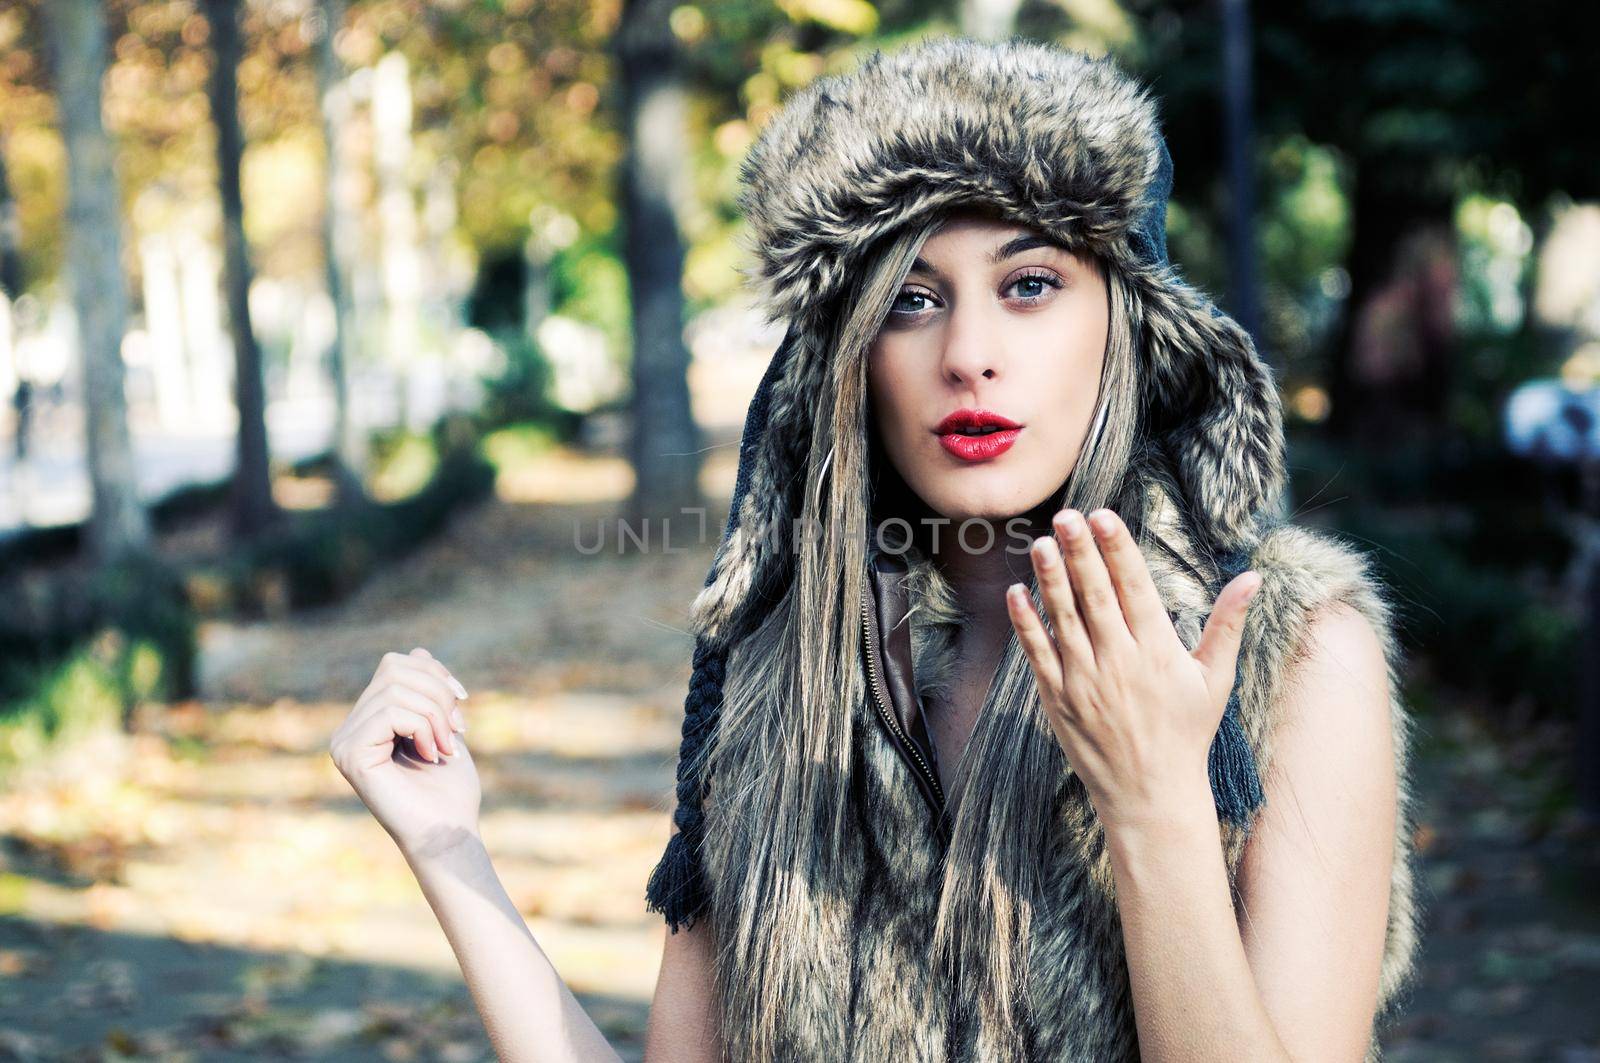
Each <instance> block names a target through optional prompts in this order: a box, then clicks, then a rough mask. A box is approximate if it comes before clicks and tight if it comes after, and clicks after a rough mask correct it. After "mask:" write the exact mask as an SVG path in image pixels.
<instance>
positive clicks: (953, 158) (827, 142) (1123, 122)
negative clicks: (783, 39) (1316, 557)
mask: <svg viewBox="0 0 1600 1063" xmlns="http://www.w3.org/2000/svg"><path fill="white" fill-rule="evenodd" d="M740 178H741V183H742V188H741V192H740V196H739V206H740V208H741V210H742V211H743V213H744V215H745V217H746V219H747V220H748V223H749V229H748V234H749V235H748V241H749V249H750V251H751V252H752V257H753V260H754V262H755V266H754V270H753V279H754V282H755V285H756V287H757V290H758V294H759V299H760V303H761V305H762V306H763V308H764V311H765V313H766V316H767V320H768V321H769V322H777V321H787V323H788V331H787V334H786V335H785V337H784V339H783V342H782V343H781V344H780V346H779V348H778V350H777V352H776V353H775V354H774V355H773V358H772V361H771V363H770V364H769V365H768V367H767V371H766V373H765V374H764V376H763V377H762V379H761V383H760V385H759V386H758V388H757V391H756V394H755V397H754V398H753V399H752V401H751V403H750V408H749V412H748V414H747V416H746V419H745V425H744V432H743V436H742V439H741V442H740V446H739V469H738V474H737V477H736V480H735V484H734V493H733V500H732V505H731V507H730V510H729V513H728V522H727V525H726V527H725V529H724V532H723V537H722V541H721V544H720V546H719V547H718V550H717V553H716V556H715V559H714V561H713V562H712V565H711V570H710V572H709V573H708V575H707V577H706V584H705V587H704V588H703V589H702V591H701V592H700V594H699V595H698V596H697V597H696V599H695V602H694V605H693V608H692V612H691V623H692V627H693V629H694V632H695V636H696V644H695V651H694V660H693V664H694V673H693V677H692V678H691V681H690V686H689V694H688V697H687V699H686V702H685V718H684V729H683V746H682V749H681V750H680V755H679V762H678V791H677V798H678V808H677V812H676V813H675V817H674V818H675V821H676V823H677V824H678V827H679V833H678V834H677V835H675V836H674V837H673V839H672V841H671V843H669V846H668V849H667V853H666V855H665V856H664V857H663V859H662V861H661V864H660V865H659V866H658V867H657V868H656V871H655V873H654V875H653V876H652V878H651V882H650V886H649V890H648V894H647V896H648V899H649V902H650V906H651V908H652V909H653V910H657V911H661V912H663V913H664V914H665V915H666V916H667V918H668V920H669V921H670V922H672V924H673V925H674V928H676V926H677V924H678V923H680V922H687V921H688V920H690V919H691V918H692V917H693V915H694V914H695V913H696V912H697V911H698V909H699V908H700V907H701V905H702V904H703V898H704V893H703V888H702V887H701V885H700V883H699V870H698V857H697V848H698V844H699V832H700V829H701V816H700V803H701V799H702V796H703V787H702V785H701V780H700V779H699V777H698V771H697V768H698V760H699V758H698V757H697V756H696V754H697V753H698V751H699V749H700V746H701V744H702V742H703V741H704V739H705V738H706V737H707V736H708V734H709V733H710V730H711V729H712V727H713V726H714V725H715V719H716V713H717V709H718V707H719V706H720V701H721V679H722V669H723V663H724V661H725V659H726V652H727V649H728V646H729V645H730V644H731V643H732V642H733V641H734V640H736V638H737V636H738V634H739V633H740V632H741V631H743V630H745V629H746V625H747V624H748V623H749V622H750V620H751V618H750V617H749V616H748V615H746V614H747V613H749V612H753V611H754V607H756V606H758V605H759V603H760V602H762V601H768V602H770V601H772V600H775V599H774V597H773V596H772V594H771V593H770V589H771V588H772V587H773V586H774V585H781V580H782V579H783V578H784V574H785V571H786V568H785V562H786V559H785V558H784V557H783V556H782V555H781V550H782V548H783V544H784V542H785V540H784V537H783V536H781V535H777V534H774V530H775V529H779V528H783V527H786V526H788V522H789V521H790V520H791V519H792V518H793V517H795V516H797V515H798V498H797V496H796V495H795V490H794V487H793V484H794V482H795V480H796V479H797V477H796V476H795V470H796V469H799V468H801V467H803V463H804V460H805V454H806V448H807V444H808V441H809V435H810V417H811V412H812V410H813V409H814V408H815V406H816V403H817V401H818V397H819V395H820V393H821V392H820V388H821V387H822V384H823V381H824V380H825V379H826V373H825V369H826V363H827V354H828V352H827V350H826V337H827V335H828V334H829V329H830V326H831V321H832V317H833V315H835V314H836V313H837V311H838V310H839V308H840V307H841V305H842V300H844V299H847V298H848V297H849V294H850V290H851V284H852V281H853V278H854V277H856V276H857V275H859V273H860V271H861V270H862V268H863V267H864V265H865V264H866V263H867V262H868V261H869V260H870V259H871V257H872V256H873V255H874V254H876V253H877V251H878V250H879V249H880V248H881V247H882V246H883V242H884V241H885V239H886V238H887V237H890V236H892V235H893V234H896V233H897V232H898V231H899V230H901V229H902V228H903V227H904V226H906V225H907V224H909V223H913V222H916V221H920V220H922V219H924V218H926V217H928V216H929V215H930V214H934V213H937V212H943V211H947V210H951V209H954V208H958V207H961V206H982V207H985V208H987V209H989V210H991V211H997V212H998V214H999V216H1000V217H1002V218H1003V219H1004V220H1007V221H1011V222H1015V223H1018V224H1022V225H1027V226H1030V227H1033V228H1036V229H1039V230H1042V231H1044V232H1046V233H1049V234H1051V235H1054V236H1056V237H1058V238H1059V239H1061V240H1062V241H1064V242H1065V243H1066V244H1067V245H1068V246H1069V247H1072V248H1074V249H1075V250H1084V251H1088V252H1092V253H1094V254H1095V255H1097V256H1099V257H1100V258H1101V259H1102V260H1103V261H1104V262H1105V263H1106V264H1107V266H1108V268H1112V269H1115V270H1118V271H1119V272H1120V274H1121V276H1122V277H1123V278H1124V279H1125V281H1126V282H1127V284H1128V286H1129V288H1130V291H1131V293H1132V295H1133V297H1134V304H1135V306H1136V307H1137V308H1138V312H1137V320H1136V321H1135V322H1134V323H1133V326H1134V329H1135V335H1136V347H1137V350H1138V355H1139V358H1140V361H1141V378H1142V380H1143V387H1144V391H1145V394H1144V395H1143V396H1142V402H1143V405H1144V409H1145V410H1146V411H1147V414H1148V417H1149V422H1148V423H1149V425H1150V429H1151V432H1152V434H1153V435H1154V436H1155V438H1156V439H1157V441H1158V442H1159V444H1160V445H1161V446H1162V447H1163V448H1164V449H1165V450H1166V452H1167V453H1168V454H1169V455H1170V456H1171V458H1172V467H1173V469H1174V471H1175V474H1176V477H1177V486H1178V487H1179V489H1180V490H1181V492H1182V494H1183V501H1184V503H1185V506H1184V508H1185V510H1186V512H1187V514H1188V516H1189V518H1190V520H1191V521H1192V523H1193V524H1194V529H1193V530H1194V534H1195V537H1196V538H1197V539H1198V540H1200V541H1201V542H1202V543H1203V544H1204V545H1205V547H1206V548H1208V550H1209V551H1210V552H1211V553H1213V554H1215V555H1217V556H1221V557H1225V558H1232V559H1235V561H1237V560H1238V559H1241V558H1243V557H1244V556H1245V551H1247V550H1248V548H1249V547H1250V546H1251V545H1253V543H1254V541H1255V539H1256V536H1257V534H1258V524H1257V520H1258V517H1259V515H1260V514H1261V513H1262V512H1264V511H1270V510H1272V509H1274V508H1275V507H1276V506H1277V504H1278V501H1279V494H1280V492H1281V490H1282V486H1283V478H1284V456H1283V453H1284V443H1283V426H1282V413H1281V408H1280V404H1279V398H1278V390H1277V384H1276V380H1275V379H1274V376H1273V373H1272V370H1271V368H1270V367H1269V366H1268V365H1266V364H1265V363H1264V362H1263V361H1262V360H1261V359H1260V358H1259V357H1258V356H1257V354H1256V350H1255V346H1254V343H1253V342H1252V340H1251V339H1250V336H1249V334H1248V333H1247V332H1245V330H1244V329H1243V328H1242V327H1240V326H1239V325H1238V323H1236V322H1235V321H1233V320H1232V319H1231V318H1229V317H1228V316H1227V315H1225V314H1223V313H1222V312H1221V311H1220V310H1219V309H1217V307H1216V306H1215V305H1214V304H1213V303H1212V302H1211V301H1210V300H1209V299H1208V298H1207V297H1206V296H1205V295H1203V294H1202V293H1200V292H1199V291H1197V290H1196V289H1194V288H1192V287H1190V286H1189V285H1188V284H1186V283H1185V282H1184V281H1183V280H1182V279H1181V278H1180V277H1179V275H1178V273H1177V271H1176V270H1175V269H1173V267H1172V266H1171V265H1170V264H1169V263H1168V261H1167V248H1166V223H1165V218H1166V204H1167V197H1168V195H1169V194H1170V192H1171V188H1172V160H1171V157H1170V156H1169V154H1168V152H1167V147H1166V141H1165V139H1164V138H1163V136H1162V134H1161V130H1160V124H1159V120H1158V116H1157V109H1156V103H1155V101H1154V100H1153V99H1152V97H1151V96H1150V95H1149V93H1148V92H1147V91H1146V90H1145V89H1144V88H1143V87H1141V86H1140V85H1138V84H1137V83H1136V82H1135V81H1133V80H1132V79H1130V78H1129V77H1128V76H1127V75H1126V74H1124V73H1123V72H1122V71H1121V70H1119V69H1118V67H1117V66H1116V65H1115V64H1114V63H1113V62H1112V61H1111V60H1110V59H1106V58H1097V57H1092V56H1089V55H1086V54H1083V53H1080V52H1074V51H1068V50H1065V49H1062V48H1059V47H1056V46H1052V45H1048V44H1041V43H1036V42H1030V41H1026V40H1023V39H1020V38H1013V39H1011V40H1009V41H1004V42H1000V43H985V42H979V41H975V40H970V39H966V38H952V37H940V38H933V39H929V40H925V41H922V42H920V43H917V44H915V45H912V46H909V47H904V48H901V49H898V50H896V51H893V52H890V53H884V52H882V51H878V52H874V53H873V54H872V55H871V56H870V57H868V58H867V59H866V60H865V61H864V62H863V63H862V64H861V65H860V66H859V67H858V68H857V69H855V70H854V71H852V72H850V73H846V74H840V75H833V76H828V77H823V78H819V79H817V80H816V81H814V82H812V83H811V84H810V85H808V86H807V87H805V88H803V89H801V90H799V91H798V92H796V93H795V94H794V95H793V96H792V97H791V98H790V99H789V100H788V101H787V102H786V103H785V105H784V106H783V108H782V109H781V110H780V112H779V113H778V114H777V115H776V116H775V117H774V118H773V119H772V120H771V121H770V122H768V124H767V125H766V126H765V127H764V128H763V129H762V131H761V133H760V135H759V137H758V138H757V140H756V142H755V144H754V145H753V146H752V147H751V149H750V151H749V153H748V155H747V157H746V159H745V161H744V164H743V166H742V167H741V170H740ZM799 479H803V477H799Z"/></svg>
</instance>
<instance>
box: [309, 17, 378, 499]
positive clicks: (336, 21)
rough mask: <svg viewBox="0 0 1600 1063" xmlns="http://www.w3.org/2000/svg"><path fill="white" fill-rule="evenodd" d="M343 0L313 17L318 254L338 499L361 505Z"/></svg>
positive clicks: (362, 450)
mask: <svg viewBox="0 0 1600 1063" xmlns="http://www.w3.org/2000/svg"><path fill="white" fill-rule="evenodd" d="M344 10H345V8H344V0H322V2H321V3H320V4H319V5H318V8H317V11H316V12H315V13H314V17H316V18H317V19H318V22H319V25H318V27H317V34H316V40H317V98H318V101H319V103H320V105H321V107H320V109H321V111H322V148H323V155H324V158H325V159H326V163H325V164H324V169H323V189H324V192H323V203H322V258H323V264H324V276H325V278H326V283H327V286H328V299H329V301H330V302H332V303H333V343H332V344H331V345H330V346H329V348H328V376H329V377H330V379H331V381H332V383H333V399H334V405H333V410H334V414H333V450H334V477H335V479H336V481H337V483H338V489H339V500H340V502H341V503H344V504H347V505H348V504H359V503H361V502H364V501H365V500H366V498H367V492H366V489H365V487H364V486H363V484H364V482H365V477H366V472H367V458H368V452H367V445H366V443H367V439H366V433H365V431H364V430H363V428H362V426H361V425H359V424H357V423H356V422H355V420H354V418H353V417H352V416H351V411H350V373H349V370H348V364H349V361H350V356H351V354H352V353H353V352H354V350H355V337H356V329H355V305H354V303H352V301H351V299H350V286H349V285H348V284H347V283H346V277H347V276H348V275H349V245H350V238H349V237H350V232H349V229H350V224H349V218H348V216H347V214H348V212H347V210H346V208H345V202H344V195H343V186H344V166H343V161H342V160H343V156H342V155H341V154H340V134H341V132H342V131H343V129H344V124H345V122H346V121H347V119H348V118H349V111H350V92H349V89H348V88H347V87H346V85H345V84H344V78H343V76H342V72H341V69H340V65H339V56H338V53H337V52H335V50H334V36H335V34H337V33H338V32H339V27H341V26H343V25H344Z"/></svg>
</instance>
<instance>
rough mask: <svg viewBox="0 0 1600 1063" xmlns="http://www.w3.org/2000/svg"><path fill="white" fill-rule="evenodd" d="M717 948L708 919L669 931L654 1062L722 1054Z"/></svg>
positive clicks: (654, 1015)
mask: <svg viewBox="0 0 1600 1063" xmlns="http://www.w3.org/2000/svg"><path fill="white" fill-rule="evenodd" d="M674 833H676V828H674ZM715 948H716V946H715V945H714V943H713V939H712V934H711V928H710V927H709V926H707V925H706V922H705V921H704V920H698V921H696V922H695V924H694V926H692V927H685V928H682V929H680V930H678V931H677V932H676V933H673V932H672V931H671V930H669V931H668V932H667V941H666V945H665V947H664V948H663V949H662V952H661V973H660V974H659V975H658V976H657V977H656V995H655V1001H654V1002H653V1003H652V1004H651V1005H650V1028H649V1030H648V1031H647V1032H646V1034H645V1042H644V1055H645V1059H647V1060H649V1061H650V1063H699V1061H707V1063H709V1061H713V1060H716V1059H719V1058H721V1055H722V1045H721V1043H720V1041H719V1040H718V1037H717V1024H716V1010H715V1001H714V998H713V993H712V986H713V981H712V959H713V953H714V950H715Z"/></svg>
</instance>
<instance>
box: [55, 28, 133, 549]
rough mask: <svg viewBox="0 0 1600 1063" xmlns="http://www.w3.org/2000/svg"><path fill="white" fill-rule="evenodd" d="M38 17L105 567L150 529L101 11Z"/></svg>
mask: <svg viewBox="0 0 1600 1063" xmlns="http://www.w3.org/2000/svg"><path fill="white" fill-rule="evenodd" d="M44 11H45V25H46V32H47V33H48V34H49V36H50V42H51V52H52V54H53V58H54V62H55V71H56V81H57V94H58V98H59V103H60V109H61V133H62V138H63V140H64V141H65V142H66V149H67V269H68V272H69V274H70V275H71V277H72V292H73V305H74V308H75V309H76V312H77V318H78V346H79V350H80V351H81V353H82V364H83V406H84V422H85V432H84V435H85V443H86V461H87V465H88V471H89V486H90V496H91V509H90V513H89V522H88V540H89V541H88V547H89V553H90V557H91V558H92V559H93V561H94V562H95V563H96V564H98V565H110V564H113V563H115V562H118V561H122V560H126V559H131V558H136V557H137V556H140V555H143V554H146V553H148V551H149V549H150V522H149V517H148V515H147V514H146V513H145V510H144V507H143V505H141V504H140V501H139V491H138V481H137V479H136V470H135V465H134V459H133V441H132V438H131V436H130V433H129V431H128V400H127V394H126V392H125V391H124V390H123V378H124V369H123V363H122V336H123V332H124V331H125V329H126V324H127V313H128V310H127V307H128V294H127V289H126V280H125V278H124V277H123V275H122V211H121V205H120V203H119V202H118V188H119V185H118V182H117V175H116V166H115V155H114V152H113V149H112V145H111V139H110V138H109V137H108V136H107V135H106V131H105V127H104V126H103V125H102V124H101V118H100V85H101V81H102V79H103V78H104V76H105V69H106V39H105V38H106V25H105V12H104V10H103V9H102V7H101V5H100V3H99V2H98V0H52V2H51V3H49V4H46V5H44Z"/></svg>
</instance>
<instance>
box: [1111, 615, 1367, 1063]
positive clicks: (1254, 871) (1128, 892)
mask: <svg viewBox="0 0 1600 1063" xmlns="http://www.w3.org/2000/svg"><path fill="white" fill-rule="evenodd" d="M1309 641H1310V643H1311V646H1310V649H1309V652H1308V654H1307V657H1306V659H1305V660H1304V661H1302V662H1300V666H1299V668H1298V669H1297V670H1296V671H1297V674H1296V677H1295V678H1296V682H1295V683H1293V684H1291V687H1290V689H1289V690H1288V691H1287V693H1286V696H1285V705H1284V708H1285V714H1286V716H1287V719H1286V720H1285V724H1284V726H1283V728H1282V733H1281V734H1280V736H1279V740H1278V744H1277V747H1276V752H1275V755H1274V760H1273V770H1272V771H1271V772H1270V773H1269V776H1268V778H1267V779H1265V780H1263V782H1264V785H1265V787H1266V790H1267V802H1266V805H1265V806H1264V809H1263V814H1262V816H1261V817H1260V819H1259V822H1258V823H1257V825H1256V828H1255V829H1254V830H1253V831H1252V835H1251V838H1250V841H1249V842H1248V843H1247V845H1246V849H1245V854H1244V857H1243V862H1242V864H1241V868H1240V883H1239V886H1240V911H1239V913H1238V915H1237V917H1236V916H1235V913H1234V910H1233V907H1232V902H1231V900H1230V897H1229V892H1228V885H1227V879H1226V875H1225V871H1224V864H1223V859H1222V851H1221V847H1220V844H1219V841H1220V839H1219V837H1218V834H1217V828H1216V822H1215V818H1214V816H1213V814H1212V813H1211V812H1210V811H1209V810H1206V811H1204V812H1203V813H1195V814H1192V815H1186V814H1184V812H1183V811H1182V810H1181V808H1175V809H1174V810H1173V811H1172V813H1171V814H1170V815H1169V816H1165V817H1157V818H1153V819H1151V820H1150V821H1149V823H1148V824H1146V825H1144V826H1142V827H1140V828H1136V829H1125V830H1122V831H1119V832H1117V833H1115V834H1112V835H1109V836H1108V845H1109V847H1110V850H1111V853H1112V864H1113V867H1114V868H1115V873H1116V878H1117V903H1118V908H1119V910H1120V912H1121V915H1122V928H1123V935H1124V938H1125V941H1126V944H1127V955H1128V967H1129V972H1130V979H1131V984H1132V989H1133V999H1134V1009H1135V1013H1136V1015H1137V1018H1138V1026H1139V1047H1140V1051H1141V1052H1142V1054H1143V1056H1144V1058H1145V1059H1147V1060H1158V1059H1159V1060H1168V1059H1182V1060H1202V1059H1217V1060H1222V1059H1236V1058H1239V1057H1240V1056H1241V1055H1243V1056H1245V1057H1247V1058H1250V1059H1261V1060H1267V1059H1272V1060H1289V1059H1293V1060H1297V1061H1311V1060H1317V1061H1324V1060H1325V1061H1329V1063H1332V1061H1335V1060H1339V1061H1349V1063H1357V1061H1359V1060H1361V1059H1362V1058H1363V1057H1364V1055H1365V1050H1366V1047H1367V1042H1368V1039H1369V1037H1370V1035H1371V1032H1372V1019H1373V1012H1374V1005H1375V1003H1376V997H1377V992H1378V974H1379V964H1380V961H1381V958H1382V954H1383V941H1384V925H1385V916H1386V913H1387V903H1388V899H1389V875H1390V867H1391V862H1392V860H1391V857H1392V847H1393V844H1394V842H1393V839H1394V817H1395V814H1396V805H1395V802H1396V777H1395V767H1394V763H1393V747H1392V745H1391V742H1390V732H1389V727H1390V724H1389V704H1388V692H1387V691H1388V688H1387V678H1386V675H1385V671H1384V668H1385V664H1384V659H1383V651H1382V649H1381V647H1380V644H1379V642H1378V639H1377V635H1376V634H1375V632H1374V631H1373V629H1372V627H1371V625H1370V624H1368V623H1367V621H1366V620H1365V619H1364V618H1362V616H1361V615H1360V614H1359V613H1357V612H1355V610H1353V609H1351V608H1349V607H1347V606H1339V607H1337V608H1334V609H1330V610H1328V611H1327V612H1326V613H1324V614H1323V615H1321V616H1320V617H1319V618H1318V619H1317V620H1316V621H1315V622H1314V623H1313V624H1312V625H1311V633H1310V638H1309ZM1200 782H1201V783H1202V784H1203V783H1204V780H1203V779H1202V780H1200ZM1209 796H1210V795H1209V792H1208V791H1205V790H1197V792H1196V794H1195V798H1194V800H1193V802H1191V803H1190V804H1189V806H1188V807H1189V808H1191V809H1204V807H1205V806H1206V805H1208V804H1209V803H1210V802H1209V800H1208V798H1209ZM1236 918H1237V921H1236ZM1241 938H1242V940H1241ZM1196 1001H1204V1002H1205V1003H1204V1005H1203V1006H1197V1005H1196Z"/></svg>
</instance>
